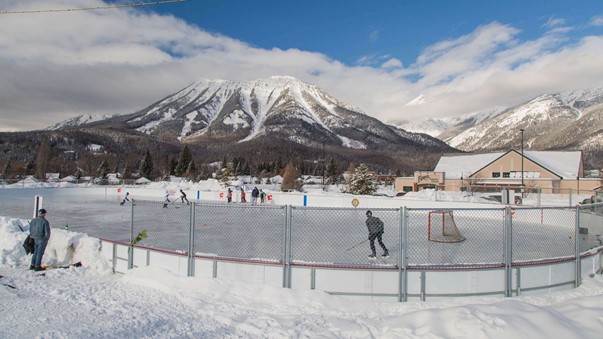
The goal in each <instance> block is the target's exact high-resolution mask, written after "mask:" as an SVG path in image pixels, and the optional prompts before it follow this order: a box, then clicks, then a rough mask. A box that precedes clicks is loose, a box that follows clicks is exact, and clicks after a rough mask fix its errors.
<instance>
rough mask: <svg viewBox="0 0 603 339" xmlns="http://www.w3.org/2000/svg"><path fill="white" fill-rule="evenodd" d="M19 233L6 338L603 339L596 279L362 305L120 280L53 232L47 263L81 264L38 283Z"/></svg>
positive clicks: (152, 276) (89, 241)
mask: <svg viewBox="0 0 603 339" xmlns="http://www.w3.org/2000/svg"><path fill="white" fill-rule="evenodd" d="M20 227H25V228H26V227H27V225H26V223H25V222H24V221H23V220H18V219H10V218H6V217H0V253H1V256H0V275H2V276H3V277H2V278H0V284H1V285H0V300H2V302H0V319H1V320H0V337H1V338H29V337H35V338H251V337H253V338H285V337H287V338H300V337H304V338H455V337H456V338H546V337H549V338H600V337H601V335H600V333H601V331H603V317H602V316H601V315H602V314H603V278H602V277H601V276H598V275H597V276H595V277H593V278H589V279H586V280H585V281H584V284H583V285H582V286H581V287H580V288H578V289H574V290H568V291H563V292H556V293H553V294H549V295H541V296H530V297H515V298H467V299H460V298H457V299H450V300H440V301H432V302H408V303H374V302H359V301H349V300H345V299H341V298H339V297H336V296H331V295H328V294H326V293H323V292H319V291H295V290H288V289H283V288H275V287H269V286H265V285H253V284H240V283H233V282H229V281H223V280H220V279H207V278H198V277H195V278H184V277H179V276H176V275H174V274H172V273H170V272H169V271H164V270H158V269H154V268H141V269H135V270H132V271H130V272H129V273H128V274H126V275H123V276H121V275H113V274H111V273H110V270H109V268H108V267H109V264H108V263H107V262H106V261H104V259H102V258H101V256H100V255H99V252H98V248H99V242H98V241H97V240H96V239H94V238H91V237H88V236H87V235H84V234H81V233H76V232H66V231H63V230H60V229H55V230H53V232H54V233H53V237H54V239H53V241H52V242H51V244H50V245H49V248H48V249H47V254H46V256H45V260H46V261H49V262H52V263H57V264H65V263H69V262H76V261H82V262H84V263H85V265H84V266H83V267H79V268H75V267H72V268H68V269H54V270H49V271H46V272H45V275H44V276H42V275H41V274H40V273H34V272H32V271H29V270H28V269H27V268H28V263H29V260H30V258H31V256H30V255H25V253H24V251H23V249H22V247H21V243H22V241H23V239H24V238H25V236H26V233H27V232H22V231H21V229H20ZM67 248H72V249H73V250H66V249H67ZM9 285H10V286H9Z"/></svg>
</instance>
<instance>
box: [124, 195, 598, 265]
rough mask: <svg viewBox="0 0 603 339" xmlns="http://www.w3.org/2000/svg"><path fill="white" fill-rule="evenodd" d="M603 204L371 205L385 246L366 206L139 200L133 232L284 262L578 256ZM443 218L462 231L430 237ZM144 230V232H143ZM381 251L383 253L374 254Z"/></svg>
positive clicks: (167, 245) (168, 245) (162, 246)
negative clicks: (450, 236) (372, 232)
mask: <svg viewBox="0 0 603 339" xmlns="http://www.w3.org/2000/svg"><path fill="white" fill-rule="evenodd" d="M602 206H603V204H592V205H589V206H578V207H575V208H569V207H566V208H562V207H540V208H536V207H515V208H511V207H504V208H490V209H483V208H464V209H461V208H456V209H447V210H434V209H425V208H402V209H371V214H372V217H374V218H378V219H379V220H381V221H382V223H383V226H384V232H383V234H382V244H383V246H381V243H380V242H379V237H373V238H374V239H372V240H373V241H371V237H370V236H369V228H368V227H367V213H366V212H367V209H356V208H318V207H292V206H277V205H262V206H252V205H247V204H227V203H194V204H193V203H191V204H182V203H169V204H167V205H166V204H163V203H160V202H153V201H140V200H137V201H135V203H134V204H133V205H132V206H131V214H132V220H131V225H132V230H131V240H130V241H132V240H134V241H135V242H136V244H135V246H140V247H147V248H155V249H159V250H163V251H170V252H176V253H182V254H188V255H189V256H197V257H211V258H222V259H234V260H244V261H257V262H266V263H280V264H286V265H301V266H315V267H339V268H340V267H351V268H354V267H358V268H367V267H368V268H385V269H399V268H402V267H403V268H408V269H413V268H414V269H432V268H433V269H442V268H445V269H451V268H467V267H470V268H479V267H483V268H487V267H503V266H505V265H509V264H517V265H524V264H526V263H530V262H545V261H551V262H554V261H559V260H572V258H575V256H576V253H578V254H579V253H582V252H584V251H586V250H589V249H591V248H594V247H597V246H601V244H602V243H601V240H600V236H601V235H602V234H603V223H602V222H601V221H602V220H603V219H602V218H603V214H602V212H603V208H602ZM444 214H445V215H446V216H447V217H446V219H444V218H443V215H444ZM434 215H435V216H434ZM444 220H445V221H444ZM444 228H446V230H454V232H457V233H458V234H457V235H456V236H455V238H454V239H455V240H453V241H448V242H442V241H438V240H435V241H432V240H433V239H431V235H430V234H431V232H435V231H439V232H441V231H442V230H443V229H444ZM143 231H144V232H143ZM143 233H145V235H146V238H145V237H140V236H139V237H138V238H139V239H136V238H137V236H138V235H141V234H143ZM191 237H192V238H191ZM191 239H192V241H191ZM371 242H372V243H373V245H374V250H373V248H372V247H371ZM191 249H192V253H191ZM373 251H374V252H375V253H376V254H377V257H376V258H369V257H368V256H369V254H371V253H373ZM385 253H388V256H386V257H382V256H381V255H382V254H385Z"/></svg>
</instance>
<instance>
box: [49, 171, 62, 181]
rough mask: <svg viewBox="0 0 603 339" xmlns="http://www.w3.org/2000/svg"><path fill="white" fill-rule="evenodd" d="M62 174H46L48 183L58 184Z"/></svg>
mask: <svg viewBox="0 0 603 339" xmlns="http://www.w3.org/2000/svg"><path fill="white" fill-rule="evenodd" d="M60 176H61V174H60V173H46V182H58V181H59V178H60Z"/></svg>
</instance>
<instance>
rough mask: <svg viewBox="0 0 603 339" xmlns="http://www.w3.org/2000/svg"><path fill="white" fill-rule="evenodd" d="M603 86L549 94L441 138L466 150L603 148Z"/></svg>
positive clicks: (442, 135) (443, 135)
mask: <svg viewBox="0 0 603 339" xmlns="http://www.w3.org/2000/svg"><path fill="white" fill-rule="evenodd" d="M602 104H603V89H592V90H587V91H574V92H568V93H561V94H545V95H542V96H539V97H537V98H535V99H533V100H530V101H529V102H527V103H524V104H521V105H518V106H515V107H512V108H509V109H507V110H505V111H504V112H502V113H501V114H499V115H497V116H495V117H493V118H490V119H486V120H484V121H482V122H481V123H478V124H476V125H474V126H472V127H470V128H468V129H466V130H464V131H462V132H461V133H458V134H456V135H451V134H450V133H448V134H441V135H440V136H439V138H441V139H443V140H444V141H446V142H448V143H449V144H450V145H451V146H453V147H457V148H459V149H462V150H465V151H485V150H506V149H509V148H519V147H520V146H521V131H520V130H521V129H524V147H526V148H528V149H532V150H549V149H587V148H596V149H601V144H602V143H603V142H602V141H601V131H602V130H603V119H602V112H603V109H602Z"/></svg>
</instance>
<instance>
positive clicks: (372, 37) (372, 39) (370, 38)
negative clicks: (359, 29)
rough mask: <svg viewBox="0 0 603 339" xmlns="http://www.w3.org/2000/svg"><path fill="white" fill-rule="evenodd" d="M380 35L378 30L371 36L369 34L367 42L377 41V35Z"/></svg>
mask: <svg viewBox="0 0 603 339" xmlns="http://www.w3.org/2000/svg"><path fill="white" fill-rule="evenodd" d="M380 34H381V33H380V32H379V30H374V31H372V32H371V34H369V40H370V41H371V42H375V41H377V40H379V35H380Z"/></svg>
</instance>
